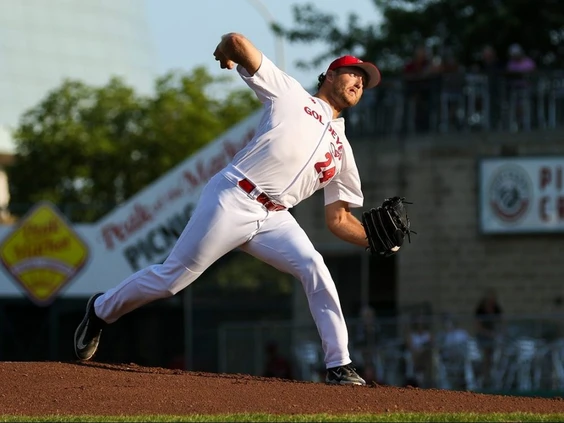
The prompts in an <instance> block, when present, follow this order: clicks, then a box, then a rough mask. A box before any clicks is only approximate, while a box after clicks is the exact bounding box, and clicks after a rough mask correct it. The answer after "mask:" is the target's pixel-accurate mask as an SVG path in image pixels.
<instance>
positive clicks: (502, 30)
mask: <svg viewBox="0 0 564 423" xmlns="http://www.w3.org/2000/svg"><path fill="white" fill-rule="evenodd" d="M373 2H374V6H375V9H374V12H373V15H372V16H373V20H372V22H370V23H369V24H368V25H366V26H365V27H362V26H361V25H360V24H359V18H358V15H357V14H355V13H351V14H349V15H348V17H347V21H346V24H345V26H344V28H340V27H339V26H338V25H337V19H336V16H335V15H332V14H330V13H325V12H323V11H321V10H319V9H317V8H316V7H315V6H313V5H311V4H306V5H297V6H294V9H293V13H294V19H295V24H294V27H293V28H290V29H287V28H284V27H282V25H280V24H276V25H274V26H273V30H274V31H275V32H277V33H279V34H281V35H282V36H284V37H285V38H287V39H288V40H289V41H290V42H304V43H311V42H317V41H319V42H322V43H324V44H326V46H327V49H326V50H325V51H323V52H322V53H321V54H319V55H318V56H316V57H314V58H312V60H310V61H306V62H302V63H300V64H299V65H301V66H304V67H311V66H319V65H320V63H321V62H323V61H325V60H327V59H328V58H334V57H336V56H338V55H341V54H351V53H352V54H356V55H358V56H361V57H364V58H367V59H370V60H374V61H375V62H376V63H378V64H379V66H380V67H381V68H382V69H383V70H384V71H387V72H394V71H397V70H398V69H399V68H400V67H401V65H402V64H403V63H404V61H405V60H406V59H407V58H409V57H410V56H411V55H412V53H413V51H414V49H415V47H416V46H417V45H420V44H426V45H427V46H429V47H432V48H434V49H435V53H437V54H442V53H443V52H444V49H449V50H450V51H451V52H452V53H453V54H454V55H455V57H456V58H457V59H458V61H459V62H460V63H462V64H464V65H471V64H473V63H474V62H475V61H476V54H477V53H478V52H479V51H480V50H481V48H482V47H483V46H484V45H486V44H491V45H492V46H493V47H494V48H495V49H496V50H497V52H498V53H499V55H500V57H502V58H504V57H505V55H506V52H507V48H508V46H509V45H510V44H511V43H519V44H521V46H522V47H523V48H524V50H525V51H526V52H527V53H528V54H529V55H531V56H532V57H533V58H534V59H535V60H536V61H537V63H539V65H541V66H542V67H545V68H559V67H562V65H564V2H562V1H560V0H538V1H527V0H494V1H492V2H486V1H472V0H373ZM379 15H381V18H380V16H379ZM363 16H364V17H365V18H366V17H367V16H369V12H368V11H365V12H363Z"/></svg>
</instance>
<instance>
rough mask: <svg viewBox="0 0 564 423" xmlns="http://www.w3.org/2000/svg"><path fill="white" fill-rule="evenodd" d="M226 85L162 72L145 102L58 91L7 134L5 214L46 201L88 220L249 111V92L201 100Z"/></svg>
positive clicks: (253, 104)
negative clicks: (9, 160) (10, 148)
mask: <svg viewBox="0 0 564 423" xmlns="http://www.w3.org/2000/svg"><path fill="white" fill-rule="evenodd" d="M229 80H230V79H229V77H212V76H210V75H209V74H208V73H207V72H206V71H205V69H204V68H196V69H195V70H193V72H191V73H180V72H170V73H167V74H166V75H164V76H162V77H160V78H158V79H157V81H156V84H155V90H154V91H155V92H154V94H153V95H152V96H141V95H138V94H136V93H135V91H134V90H133V89H132V88H131V87H129V86H127V85H126V84H125V83H124V82H123V81H122V80H121V79H119V78H113V79H111V80H110V81H109V82H108V83H107V84H106V85H105V86H102V87H92V86H87V85H86V84H84V83H82V82H79V81H65V82H63V83H62V85H61V86H60V87H58V88H56V89H54V90H53V91H51V92H49V93H48V94H47V96H46V97H45V98H44V99H43V100H42V101H41V102H40V103H39V104H38V105H37V106H35V107H33V108H32V109H31V110H29V111H27V112H26V113H25V114H24V115H23V116H22V118H21V120H20V124H19V126H18V128H17V130H16V131H15V134H14V138H15V142H16V160H15V163H14V165H12V166H11V167H10V168H9V169H8V177H9V181H10V194H11V203H10V209H11V212H12V213H14V214H16V215H21V214H22V213H23V212H25V211H26V210H27V209H28V208H29V207H30V206H31V205H33V204H34V203H36V202H37V201H39V200H49V201H51V202H53V203H55V204H57V205H58V207H59V208H61V210H63V211H64V212H65V213H66V214H67V216H68V217H69V218H70V219H71V220H73V221H76V222H92V221H95V220H97V219H98V218H100V217H101V216H102V215H104V214H105V213H107V212H109V211H110V210H111V209H113V208H114V207H115V206H116V205H117V204H119V203H121V202H122V201H124V200H126V199H128V198H129V197H131V196H132V195H133V194H135V193H136V192H138V191H139V190H140V189H142V188H144V187H145V186H146V185H148V184H149V183H151V182H152V181H153V180H155V179H156V178H158V177H159V176H160V175H162V174H163V173H165V172H166V171H167V170H169V169H171V168H172V167H173V166H175V165H176V164H178V163H179V162H180V161H182V160H184V159H185V158H186V157H187V156H189V155H191V154H193V153H194V152H196V151H197V150H199V149H200V148H201V147H203V146H204V145H206V144H207V143H208V142H210V141H211V140H213V139H214V138H216V137H217V136H219V135H220V134H221V133H223V132H225V131H226V130H227V129H229V128H230V127H231V126H233V125H234V124H235V123H237V122H238V121H240V120H242V119H243V118H245V117H246V116H248V115H249V114H250V113H251V112H252V111H254V110H256V109H257V108H258V106H259V104H260V103H259V102H258V100H257V99H256V97H255V96H254V94H253V93H252V92H251V91H250V90H244V91H240V90H236V91H232V92H228V93H227V94H226V95H225V96H224V98H218V97H213V96H211V95H210V94H208V92H209V91H211V89H212V88H214V87H218V86H219V87H220V88H222V87H224V86H225V85H226V83H227V82H229ZM224 91H225V90H224Z"/></svg>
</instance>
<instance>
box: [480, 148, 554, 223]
mask: <svg viewBox="0 0 564 423" xmlns="http://www.w3.org/2000/svg"><path fill="white" fill-rule="evenodd" d="M479 169H480V170H479V172H480V174H479V181H480V226H481V230H482V232H483V233H532V232H562V231H564V157H519V158H506V157H504V158H488V159H482V160H481V162H480V168H479Z"/></svg>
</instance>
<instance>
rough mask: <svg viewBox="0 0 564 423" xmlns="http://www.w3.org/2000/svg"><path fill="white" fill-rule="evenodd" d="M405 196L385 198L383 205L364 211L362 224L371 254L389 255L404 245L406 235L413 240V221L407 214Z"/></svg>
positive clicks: (409, 239)
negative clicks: (411, 221)
mask: <svg viewBox="0 0 564 423" xmlns="http://www.w3.org/2000/svg"><path fill="white" fill-rule="evenodd" d="M405 204H411V203H409V202H407V201H405V198H403V197H392V198H387V199H386V200H384V202H383V203H382V205H381V206H379V207H377V208H372V209H370V210H367V211H365V212H363V213H362V226H364V230H365V231H366V238H367V239H368V243H369V247H368V250H369V251H370V253H371V254H377V255H382V256H384V257H389V256H391V255H393V254H395V253H396V252H397V251H398V250H399V249H400V247H401V246H402V245H403V241H404V239H405V237H407V239H408V241H409V242H411V233H416V232H414V231H412V230H411V228H410V226H411V223H410V221H409V217H408V216H407V211H406V208H405Z"/></svg>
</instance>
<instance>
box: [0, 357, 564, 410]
mask: <svg viewBox="0 0 564 423" xmlns="http://www.w3.org/2000/svg"><path fill="white" fill-rule="evenodd" d="M0 410H1V411H0V415H2V414H4V415H29V416H33V415H45V414H59V415H80V414H90V415H120V414H125V415H142V414H171V415H185V414H195V413H199V414H219V413H243V412H247V413H253V412H263V413H273V414H302V413H303V414H314V413H334V414H338V413H341V414H342V413H347V414H348V413H384V412H397V411H405V412H460V411H472V412H478V413H482V412H483V413H490V412H516V411H522V412H533V413H562V412H564V400H563V399H562V398H555V399H547V398H530V397H510V396H496V395H485V394H476V393H471V392H462V391H446V390H435V389H417V388H397V387H384V386H377V385H373V386H366V387H364V386H329V385H326V384H323V383H313V382H297V381H283V380H279V379H267V378H259V377H252V376H248V375H240V374H237V375H234V374H213V373H198V372H187V371H180V370H171V369H162V368H151V367H141V366H137V365H135V364H130V365H115V364H102V363H86V364H82V363H61V362H0Z"/></svg>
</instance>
